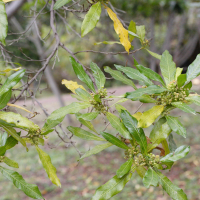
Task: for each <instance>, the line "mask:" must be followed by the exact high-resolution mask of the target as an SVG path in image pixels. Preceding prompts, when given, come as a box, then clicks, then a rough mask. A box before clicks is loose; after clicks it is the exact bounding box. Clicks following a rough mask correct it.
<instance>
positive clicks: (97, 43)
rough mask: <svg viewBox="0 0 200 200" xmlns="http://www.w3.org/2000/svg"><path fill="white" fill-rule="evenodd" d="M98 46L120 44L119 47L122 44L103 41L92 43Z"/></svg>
mask: <svg viewBox="0 0 200 200" xmlns="http://www.w3.org/2000/svg"><path fill="white" fill-rule="evenodd" d="M99 44H110V45H112V44H120V45H122V43H121V42H118V41H103V42H96V43H94V45H99Z"/></svg>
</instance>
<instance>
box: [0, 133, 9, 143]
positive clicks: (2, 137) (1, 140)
mask: <svg viewBox="0 0 200 200" xmlns="http://www.w3.org/2000/svg"><path fill="white" fill-rule="evenodd" d="M7 139H8V134H7V133H6V132H4V133H3V134H0V146H4V145H5V144H6V141H7Z"/></svg>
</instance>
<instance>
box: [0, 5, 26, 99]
mask: <svg viewBox="0 0 200 200" xmlns="http://www.w3.org/2000/svg"><path fill="white" fill-rule="evenodd" d="M0 3H1V2H0ZM0 5H1V4H0ZM0 8H1V6H0ZM0 13H1V12H0ZM24 74H25V69H24V70H20V71H17V72H15V73H14V74H12V75H11V76H9V77H8V78H7V79H6V81H5V83H4V84H3V85H2V87H1V88H0V96H2V95H3V94H4V93H6V92H8V91H9V90H11V89H12V88H13V87H14V86H15V85H16V84H17V83H18V82H19V81H20V80H21V79H22V77H23V76H24Z"/></svg>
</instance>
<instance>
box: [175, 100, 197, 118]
mask: <svg viewBox="0 0 200 200" xmlns="http://www.w3.org/2000/svg"><path fill="white" fill-rule="evenodd" d="M172 106H174V107H176V108H179V109H181V110H182V111H184V112H186V113H191V114H193V115H196V111H195V110H194V109H192V108H191V107H190V106H188V105H187V104H185V103H183V102H173V103H172Z"/></svg>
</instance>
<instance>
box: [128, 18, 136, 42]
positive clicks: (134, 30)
mask: <svg viewBox="0 0 200 200" xmlns="http://www.w3.org/2000/svg"><path fill="white" fill-rule="evenodd" d="M128 30H129V31H131V32H132V33H135V34H137V29H136V23H135V22H134V21H133V20H131V21H130V24H129V27H128ZM134 38H135V37H134V36H133V35H131V34H129V41H130V42H132V41H133V40H134Z"/></svg>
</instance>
